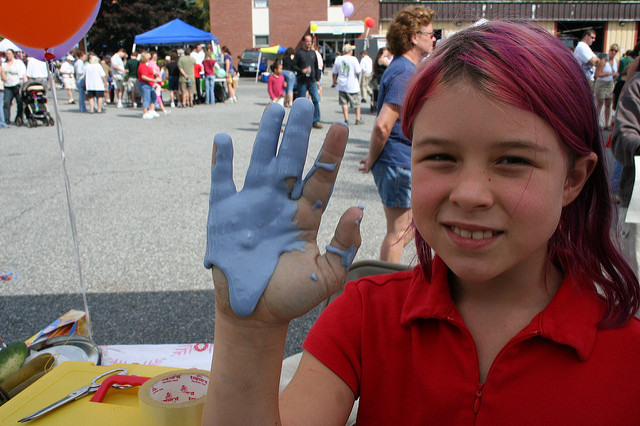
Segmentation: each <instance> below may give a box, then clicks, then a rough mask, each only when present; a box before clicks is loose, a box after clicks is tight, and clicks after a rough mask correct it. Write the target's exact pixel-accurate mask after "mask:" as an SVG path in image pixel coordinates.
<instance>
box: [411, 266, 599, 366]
mask: <svg viewBox="0 0 640 426" xmlns="http://www.w3.org/2000/svg"><path fill="white" fill-rule="evenodd" d="M431 270H432V278H431V282H430V283H429V282H427V281H425V279H424V278H423V276H422V272H421V271H420V267H416V268H415V269H414V270H413V277H412V282H411V287H410V289H409V292H408V294H407V298H406V300H405V303H404V306H403V309H402V313H401V318H400V321H401V324H402V325H403V326H408V325H409V324H410V323H411V322H413V321H414V320H417V319H420V318H434V319H439V320H446V321H450V322H455V323H458V324H464V321H463V320H462V317H461V316H460V314H459V312H458V310H457V308H456V306H455V304H454V303H453V300H452V299H451V293H450V290H449V281H448V277H447V276H448V273H449V268H448V267H447V265H446V264H445V263H444V262H443V261H442V259H441V258H440V257H439V256H435V258H434V259H433V262H432V269H431ZM583 281H586V280H583ZM603 312H604V303H603V302H602V299H601V298H600V297H599V296H598V295H597V293H596V291H595V287H594V286H590V287H588V286H585V285H579V284H577V282H576V279H575V277H572V276H571V274H567V275H566V276H565V277H564V280H563V281H562V284H561V285H560V288H559V289H558V291H557V292H556V294H555V296H554V297H553V299H552V300H551V302H550V303H549V304H548V305H547V307H546V308H545V309H543V310H542V312H540V313H539V314H538V315H536V316H535V317H534V318H533V320H532V321H531V323H530V324H529V325H528V326H527V327H525V328H524V329H523V330H522V331H521V332H520V333H519V335H523V334H531V335H535V334H537V335H540V336H541V337H543V338H546V339H549V340H551V341H553V342H556V343H558V344H561V345H567V346H570V347H572V348H573V349H574V350H575V351H576V354H577V356H578V357H579V358H580V360H582V361H586V360H587V359H588V358H589V356H590V354H591V350H592V349H593V345H594V343H595V338H596V333H597V324H598V321H599V320H600V318H601V317H602V314H603Z"/></svg>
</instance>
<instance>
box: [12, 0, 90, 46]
mask: <svg viewBox="0 0 640 426" xmlns="http://www.w3.org/2000/svg"><path fill="white" fill-rule="evenodd" d="M97 1H98V0H81V1H77V0H56V1H51V0H29V1H24V0H16V1H7V2H3V5H2V13H0V34H1V35H2V36H3V37H6V38H8V39H9V40H11V41H12V42H14V43H17V44H21V45H23V46H28V47H34V48H40V49H48V48H50V47H54V46H58V45H60V44H62V43H64V42H65V41H67V40H68V39H69V38H70V37H71V36H73V35H74V34H75V33H77V32H78V30H79V29H80V28H81V27H82V26H83V25H84V23H85V22H87V20H88V19H89V16H91V12H93V10H94V9H95V7H96V3H97Z"/></svg>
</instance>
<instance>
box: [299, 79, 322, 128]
mask: <svg viewBox="0 0 640 426" xmlns="http://www.w3.org/2000/svg"><path fill="white" fill-rule="evenodd" d="M307 91H308V92H309V94H310V95H311V101H312V102H313V124H317V123H318V122H320V95H319V94H318V83H317V82H315V81H314V82H313V83H301V82H298V97H299V98H304V97H305V96H307Z"/></svg>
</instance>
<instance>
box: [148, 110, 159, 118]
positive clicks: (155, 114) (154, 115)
mask: <svg viewBox="0 0 640 426" xmlns="http://www.w3.org/2000/svg"><path fill="white" fill-rule="evenodd" d="M149 114H151V117H153V118H157V117H160V114H158V113H157V112H155V111H149Z"/></svg>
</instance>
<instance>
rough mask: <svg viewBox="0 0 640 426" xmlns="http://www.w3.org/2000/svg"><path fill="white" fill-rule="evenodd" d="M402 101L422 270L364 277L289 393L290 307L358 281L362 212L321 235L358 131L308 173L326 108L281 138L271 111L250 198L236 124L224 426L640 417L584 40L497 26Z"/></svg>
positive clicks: (216, 274) (209, 409)
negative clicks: (580, 54)
mask: <svg viewBox="0 0 640 426" xmlns="http://www.w3.org/2000/svg"><path fill="white" fill-rule="evenodd" d="M420 8H421V6H412V7H410V8H409V9H405V10H403V11H401V12H400V13H399V14H403V13H409V12H411V13H414V14H415V13H419V10H420ZM394 23H395V21H394ZM394 23H392V24H391V28H390V29H389V33H388V35H387V38H388V39H390V38H392V34H393V33H394V31H393V27H394ZM425 33H427V34H425ZM431 36H432V34H428V31H427V30H426V29H425V28H424V27H423V28H419V29H418V30H411V31H410V32H409V34H408V35H407V39H406V40H405V41H406V42H408V43H409V42H411V43H426V42H427V41H426V39H429V40H431ZM549 69H553V70H554V72H553V73H549V72H548V70H549ZM401 113H402V130H403V133H404V134H405V135H406V136H407V137H408V138H409V139H411V141H412V148H411V149H412V155H411V167H412V169H411V172H412V189H411V191H412V211H413V217H414V224H413V227H414V229H415V239H416V244H417V249H418V250H417V251H418V258H419V264H418V266H416V268H415V269H414V270H413V271H409V272H398V273H394V274H390V275H386V276H380V277H375V278H370V277H366V278H363V279H360V280H358V281H356V282H355V283H349V284H347V286H346V288H345V290H344V293H343V294H342V295H341V296H340V297H338V299H336V300H335V301H334V302H332V303H331V304H330V305H329V307H328V308H327V309H326V310H325V311H324V312H323V314H322V315H321V316H320V318H319V319H318V321H317V323H316V324H315V325H314V327H313V328H312V330H311V332H310V334H309V337H308V339H307V341H306V342H305V344H304V348H305V352H304V353H303V354H302V358H301V361H300V364H299V366H298V368H297V371H296V373H295V376H294V377H293V379H292V381H291V382H290V384H289V385H288V386H287V388H286V389H285V390H284V391H283V392H282V393H280V394H279V392H278V379H279V377H280V368H281V362H282V354H283V351H284V346H285V339H286V334H287V327H288V325H289V322H290V321H291V319H293V318H295V317H298V316H301V315H303V314H305V313H306V312H308V311H309V310H311V309H312V308H313V307H314V306H316V305H317V304H318V303H319V302H320V301H322V300H323V299H325V298H327V297H329V296H330V295H331V294H332V293H334V292H336V291H338V290H340V289H341V288H342V286H343V280H344V278H345V276H346V273H347V269H348V268H349V266H350V264H351V261H352V260H353V258H354V256H355V253H356V250H357V248H358V247H359V245H360V242H361V241H360V231H359V225H360V221H361V219H362V214H363V212H362V210H361V209H360V208H357V207H352V208H350V209H348V210H347V211H346V212H345V213H344V214H343V216H342V217H341V219H340V221H339V223H338V225H337V228H336V232H335V235H334V237H333V239H332V241H331V243H330V244H329V245H328V246H327V247H326V251H325V252H321V250H320V248H319V247H318V245H317V241H316V235H317V232H318V227H319V224H320V220H321V217H322V213H323V211H324V208H325V206H326V204H327V202H328V200H329V197H330V195H331V193H332V190H333V185H334V183H335V179H336V176H337V172H338V168H339V165H340V161H341V159H342V156H343V153H344V151H345V148H346V145H347V138H348V128H347V127H346V126H344V125H342V124H340V123H336V124H334V125H333V126H332V127H331V129H330V130H329V132H328V134H327V137H326V139H325V141H324V144H323V146H322V148H321V150H320V155H319V156H318V158H317V160H316V162H315V164H314V166H313V167H312V168H311V172H310V173H309V174H308V175H307V177H306V178H304V179H302V170H303V168H304V160H305V158H306V150H307V143H308V139H309V134H310V131H311V124H312V121H313V118H312V117H313V106H312V104H311V102H310V101H308V100H307V99H298V100H296V101H295V102H294V106H293V108H292V109H291V112H290V113H289V118H288V125H287V128H286V129H285V132H284V135H283V137H282V144H281V146H280V147H278V146H277V145H278V139H279V134H280V126H281V123H282V120H283V118H284V109H283V108H282V107H280V106H279V105H271V106H270V107H269V108H268V109H267V110H266V111H265V113H264V115H263V119H262V122H261V125H260V130H259V131H258V135H257V137H256V142H255V146H254V152H253V155H252V161H251V165H250V166H249V169H248V172H247V178H246V180H245V188H244V189H243V190H242V191H240V192H236V189H235V185H234V184H233V178H232V173H231V171H232V167H231V162H232V146H231V138H230V137H229V136H228V135H224V134H223V135H217V136H216V138H215V140H214V142H215V148H214V158H213V167H212V185H211V195H210V206H209V221H208V224H207V250H206V255H205V266H206V267H213V278H214V281H215V291H216V318H215V336H214V344H215V351H214V359H213V363H212V366H213V367H212V371H211V383H210V386H209V393H208V396H207V401H206V406H205V409H204V418H203V424H319V423H321V424H335V425H344V424H345V423H346V421H347V418H348V416H349V412H350V411H351V409H352V406H353V404H354V401H355V400H356V398H360V409H359V412H358V424H419V425H424V424H438V425H440V424H455V425H460V424H474V425H495V424H520V425H522V424H527V425H537V424H550V425H551V424H553V425H555V424H557V425H559V424H566V423H567V422H569V423H573V424H637V423H638V419H639V415H638V406H640V386H639V385H638V383H640V365H639V364H640V363H638V362H637V360H638V353H640V321H639V320H638V319H636V318H634V315H635V313H636V312H638V309H639V308H640V287H639V286H638V279H637V277H636V276H635V274H634V272H633V271H632V269H631V268H630V267H629V265H628V263H627V261H626V260H625V259H624V257H623V256H622V254H621V253H620V251H619V249H618V247H619V246H618V244H617V242H615V241H613V240H612V238H613V237H612V234H611V233H610V227H611V224H612V219H613V215H614V210H613V209H614V204H613V202H612V199H611V193H610V188H609V185H608V179H607V171H606V165H605V163H604V161H605V160H604V159H605V152H604V148H603V143H602V138H601V134H600V131H599V128H598V117H597V114H596V109H595V105H594V102H593V95H592V93H591V89H590V85H589V82H588V81H587V79H586V77H585V75H584V73H582V71H581V69H580V66H579V65H578V64H577V63H576V62H575V60H574V58H573V56H572V54H571V52H570V51H569V50H568V49H566V47H565V46H564V45H563V44H562V43H561V42H560V41H559V40H558V39H557V38H555V37H554V36H552V35H551V34H549V33H548V32H547V31H545V30H544V29H542V28H540V27H537V26H535V25H533V24H526V23H522V24H515V23H506V22H497V21H496V22H488V21H485V22H481V23H478V24H477V25H474V26H471V27H469V28H467V29H464V30H462V31H459V32H458V33H456V34H453V35H451V36H450V37H448V38H447V39H446V40H444V41H443V42H442V43H441V44H439V45H438V47H436V48H435V49H434V51H433V52H432V54H431V55H430V56H429V58H428V59H427V60H426V62H425V63H424V64H422V65H421V67H420V69H419V70H418V72H417V75H416V78H415V79H414V81H413V83H412V84H411V85H410V86H409V89H408V91H407V97H406V99H405V102H404V105H403V106H402V110H401ZM285 180H286V181H287V183H288V185H284V184H283V181H285ZM214 182H215V185H214V184H213V183H214ZM434 253H435V254H436V255H435V257H434ZM247 401H251V403H250V404H247Z"/></svg>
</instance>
